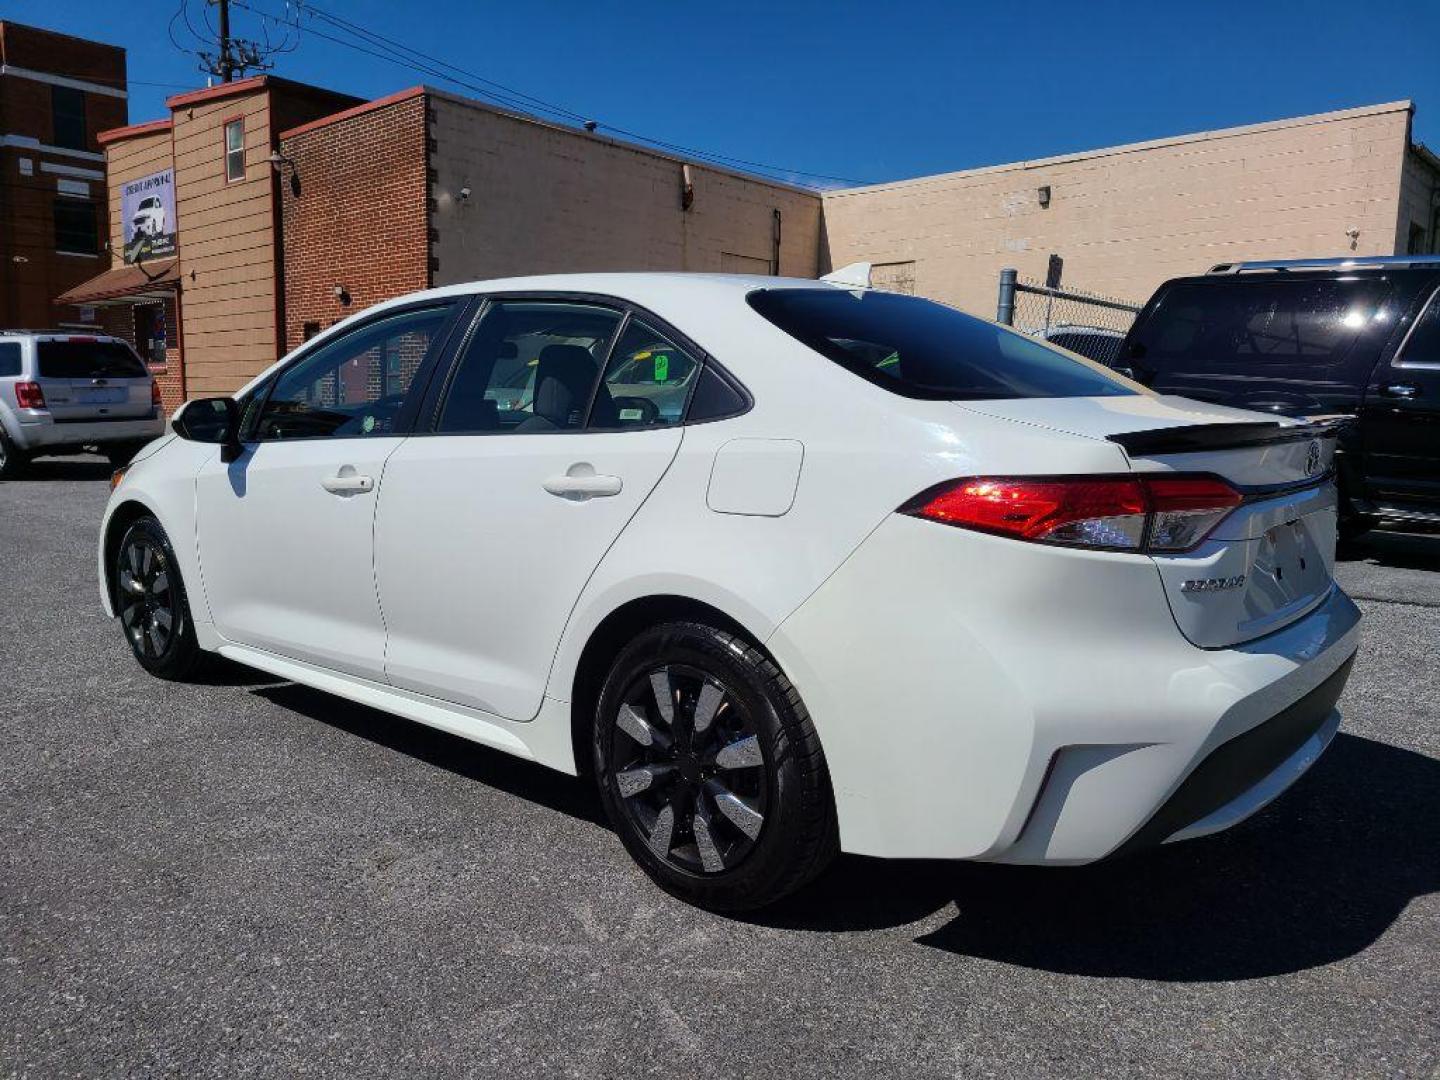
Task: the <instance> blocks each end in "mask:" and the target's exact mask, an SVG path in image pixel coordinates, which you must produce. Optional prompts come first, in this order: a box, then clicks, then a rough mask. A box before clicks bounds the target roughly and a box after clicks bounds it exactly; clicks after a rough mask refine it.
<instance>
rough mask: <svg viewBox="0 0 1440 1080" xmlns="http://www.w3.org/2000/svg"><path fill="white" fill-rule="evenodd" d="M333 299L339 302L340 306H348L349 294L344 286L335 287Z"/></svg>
mask: <svg viewBox="0 0 1440 1080" xmlns="http://www.w3.org/2000/svg"><path fill="white" fill-rule="evenodd" d="M335 299H336V300H339V301H340V304H341V306H343V307H349V306H350V293H349V291H348V290H347V289H346V288H345V286H344V285H336V286H335Z"/></svg>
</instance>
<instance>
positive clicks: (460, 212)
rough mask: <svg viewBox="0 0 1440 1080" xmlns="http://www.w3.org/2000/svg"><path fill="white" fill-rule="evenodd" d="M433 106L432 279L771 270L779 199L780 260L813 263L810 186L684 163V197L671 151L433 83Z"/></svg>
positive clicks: (814, 218) (793, 272)
mask: <svg viewBox="0 0 1440 1080" xmlns="http://www.w3.org/2000/svg"><path fill="white" fill-rule="evenodd" d="M431 109H432V111H433V113H434V116H435V123H434V127H433V131H434V136H435V151H434V153H433V154H432V155H431V164H432V166H433V168H434V171H435V181H434V184H433V185H432V194H433V196H434V199H435V206H436V210H435V215H434V219H433V225H434V227H435V230H436V241H435V244H434V248H433V253H434V255H435V258H436V260H437V263H438V268H437V270H436V271H435V274H434V280H435V283H436V284H449V283H453V282H460V281H470V280H474V279H477V278H492V277H505V276H510V275H516V274H536V273H560V272H571V271H596V270H701V271H710V272H724V271H728V270H732V269H745V270H754V269H761V268H764V269H763V270H762V272H769V271H768V268H769V267H770V265H771V262H772V235H773V233H772V230H773V228H774V220H773V211H775V210H777V209H778V210H779V211H780V214H781V234H782V235H781V250H780V272H781V273H782V274H785V275H788V276H794V277H814V276H815V275H816V273H817V271H818V268H819V260H820V197H819V195H818V193H816V192H813V191H809V190H804V189H799V188H793V187H789V186H787V185H784V184H778V183H772V182H770V181H766V180H762V179H760V178H758V177H751V176H744V175H741V174H738V173H732V172H728V171H725V170H722V169H714V168H708V167H705V166H700V165H693V164H692V165H691V166H690V176H691V180H692V184H693V188H694V202H693V204H692V205H691V208H690V209H689V210H685V209H683V207H682V204H681V191H682V183H683V167H684V163H683V162H681V161H679V160H677V159H675V158H672V157H669V156H667V155H664V154H659V153H656V152H654V151H650V150H646V149H643V148H640V147H635V146H629V145H625V144H622V143H617V142H614V141H612V140H610V139H607V138H604V137H602V136H597V135H591V134H586V133H584V132H579V131H575V130H573V129H570V128H563V127H558V126H555V125H552V124H548V123H545V122H543V121H540V120H535V119H531V118H528V117H523V116H517V115H514V114H511V113H506V112H503V111H500V110H497V109H494V108H492V107H490V106H487V105H483V104H481V103H479V102H473V101H468V100H466V99H464V98H458V97H453V96H451V95H448V94H443V93H439V92H435V91H432V92H431ZM464 188H469V189H470V195H469V197H468V198H462V196H461V191H462V189H464Z"/></svg>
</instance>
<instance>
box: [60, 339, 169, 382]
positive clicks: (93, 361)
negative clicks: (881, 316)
mask: <svg viewBox="0 0 1440 1080" xmlns="http://www.w3.org/2000/svg"><path fill="white" fill-rule="evenodd" d="M35 356H36V360H37V361H38V363H39V377H40V378H42V379H142V378H145V377H147V376H148V375H149V372H148V371H146V370H145V365H144V364H143V363H141V362H140V358H139V357H138V356H136V355H135V353H134V351H133V350H132V349H131V348H130V346H129V345H126V344H125V343H124V342H120V341H37V342H36V343H35Z"/></svg>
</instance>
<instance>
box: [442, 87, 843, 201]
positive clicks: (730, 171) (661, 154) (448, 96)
mask: <svg viewBox="0 0 1440 1080" xmlns="http://www.w3.org/2000/svg"><path fill="white" fill-rule="evenodd" d="M423 89H424V91H425V93H427V94H429V95H430V96H431V97H435V98H440V99H441V100H443V101H449V102H451V103H453V104H456V105H463V106H466V107H467V108H471V109H479V110H480V111H481V112H488V113H494V114H495V115H496V116H504V117H507V118H509V119H511V120H519V121H521V122H523V123H527V124H535V125H537V126H538V127H544V128H549V129H550V130H552V131H559V132H562V133H563V134H566V135H571V136H573V137H575V138H577V139H588V140H590V141H592V142H601V143H605V144H607V145H609V146H615V147H619V148H620V149H622V150H633V151H635V152H636V153H640V154H646V155H648V156H650V157H653V158H660V159H661V160H663V161H673V162H675V163H676V164H678V165H693V166H695V167H696V168H698V169H708V170H709V171H710V172H717V173H724V174H725V175H727V176H737V177H739V178H741V179H742V180H750V181H753V182H755V183H759V184H767V185H769V186H770V187H774V188H780V189H781V190H782V191H793V192H797V193H798V194H801V195H814V196H816V197H818V196H819V195H820V192H821V189H820V188H813V187H807V186H806V185H804V184H791V183H786V182H785V181H784V180H776V179H774V178H773V177H769V176H761V175H760V174H759V173H751V172H745V171H744V170H743V169H736V168H732V167H730V166H728V165H717V164H715V163H714V162H710V161H702V160H700V159H698V158H688V157H685V156H684V155H683V154H676V153H673V152H671V151H669V150H659V149H656V148H655V147H653V146H646V145H645V144H644V143H639V142H631V141H629V140H627V139H617V138H615V137H614V136H611V135H606V134H604V133H603V132H599V131H593V132H592V131H585V130H583V129H581V128H577V127H571V126H570V125H569V124H561V123H558V122H556V121H554V120H546V119H545V118H544V117H540V116H534V115H532V114H530V113H525V112H519V111H517V110H515V109H506V108H503V107H501V106H499V105H492V104H491V103H490V102H488V101H480V100H478V99H476V98H468V97H465V96H464V95H462V94H452V93H451V92H450V91H448V90H437V89H436V88H435V87H433V86H425V87H423Z"/></svg>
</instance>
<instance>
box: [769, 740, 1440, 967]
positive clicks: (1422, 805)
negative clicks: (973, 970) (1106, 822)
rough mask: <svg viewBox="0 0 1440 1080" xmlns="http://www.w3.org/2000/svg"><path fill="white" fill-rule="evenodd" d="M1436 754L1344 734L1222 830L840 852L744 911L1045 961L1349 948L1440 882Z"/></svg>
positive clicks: (1287, 961)
mask: <svg viewBox="0 0 1440 1080" xmlns="http://www.w3.org/2000/svg"><path fill="white" fill-rule="evenodd" d="M1437 852H1440V761H1436V760H1434V759H1432V758H1429V757H1426V756H1424V755H1422V754H1417V753H1413V752H1411V751H1408V750H1402V749H1399V748H1397V747H1394V746H1388V745H1386V744H1384V743H1378V742H1373V741H1371V740H1369V739H1363V738H1357V737H1355V736H1351V735H1341V736H1340V737H1339V738H1337V739H1336V741H1335V743H1334V744H1333V745H1332V746H1331V748H1330V751H1329V752H1328V753H1327V754H1326V755H1325V757H1323V758H1322V759H1321V760H1320V761H1319V762H1318V763H1317V764H1316V765H1315V767H1314V768H1313V769H1312V770H1311V772H1310V774H1309V775H1308V776H1306V777H1304V778H1303V779H1302V780H1301V781H1300V782H1299V784H1297V785H1296V787H1295V788H1294V789H1293V790H1292V791H1290V792H1288V793H1287V794H1286V795H1285V796H1283V797H1282V798H1281V799H1279V800H1278V801H1277V802H1276V803H1275V804H1274V805H1273V806H1271V807H1269V808H1267V810H1265V811H1263V812H1262V813H1261V814H1259V815H1257V816H1256V817H1255V818H1253V819H1251V820H1250V821H1249V822H1246V823H1244V824H1242V825H1240V826H1239V827H1237V828H1236V829H1234V830H1232V831H1231V832H1229V833H1224V834H1221V835H1218V836H1215V837H1210V838H1207V839H1202V840H1193V841H1189V842H1186V843H1181V844H1176V845H1174V846H1171V847H1162V848H1160V849H1158V850H1152V851H1150V852H1146V853H1141V854H1138V855H1135V856H1132V857H1130V858H1127V859H1124V860H1120V861H1116V862H1114V863H1101V864H1097V865H1094V866H1088V867H1076V868H1031V867H1006V866H995V865H984V864H979V863H938V862H905V863H889V862H885V861H882V860H874V859H860V858H853V857H846V858H842V859H841V860H839V861H838V862H837V863H836V864H835V866H833V867H832V868H831V870H830V871H829V872H828V873H826V874H825V875H823V876H822V877H821V878H820V879H818V880H817V881H815V882H814V883H813V884H811V885H810V886H808V887H807V888H806V889H804V890H803V891H802V892H800V893H798V894H796V895H795V896H793V897H791V898H790V899H789V900H787V901H784V902H783V903H782V904H781V905H779V906H777V907H775V908H772V909H769V910H768V911H764V912H760V913H759V914H758V916H756V917H754V918H753V919H752V921H755V922H759V923H763V924H765V925H769V926H778V927H789V928H795V929H806V930H820V931H832V930H865V929H880V928H887V927H897V926H903V925H907V924H909V923H912V922H916V921H919V920H921V919H926V920H927V921H928V922H930V923H933V922H934V918H933V916H935V915H936V914H937V913H939V912H942V911H944V910H945V909H946V908H949V907H952V905H953V909H954V911H955V914H954V917H953V918H951V919H950V920H949V921H947V922H945V923H944V924H943V925H940V926H938V927H934V928H932V929H927V930H926V931H925V932H924V933H923V935H922V936H920V937H919V938H917V939H916V940H917V942H918V943H920V944H923V945H927V946H930V947H932V948H936V949H943V950H945V951H947V952H951V953H956V954H959V955H962V956H972V957H977V958H981V959H987V960H994V961H998V962H1000V963H1005V964H1016V965H1020V966H1022V967H1028V968H1035V969H1040V970H1045V971H1053V972H1062V973H1067V974H1076V975H1090V976H1100V977H1126V978H1140V979H1154V980H1166V981H1219V980H1233V979H1252V978H1261V977H1265V976H1271V975H1279V974H1283V973H1287V972H1294V971H1299V970H1303V969H1306V968H1311V967H1317V966H1319V965H1322V964H1327V963H1331V962H1333V961H1336V960H1339V959H1342V958H1344V957H1347V956H1350V955H1352V954H1354V953H1357V952H1359V951H1360V950H1362V949H1364V948H1366V947H1367V946H1369V945H1370V944H1371V943H1372V942H1374V941H1375V940H1376V939H1377V938H1379V936H1380V935H1381V934H1382V933H1384V931H1385V930H1386V928H1387V927H1389V926H1390V924H1391V923H1392V922H1393V921H1394V920H1395V919H1396V918H1397V917H1398V916H1399V915H1400V913H1401V911H1403V910H1404V908H1405V906H1406V904H1408V903H1409V902H1410V901H1411V900H1412V899H1414V898H1416V897H1419V896H1423V895H1426V894H1428V893H1431V892H1434V891H1436V890H1437V889H1440V857H1437Z"/></svg>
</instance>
